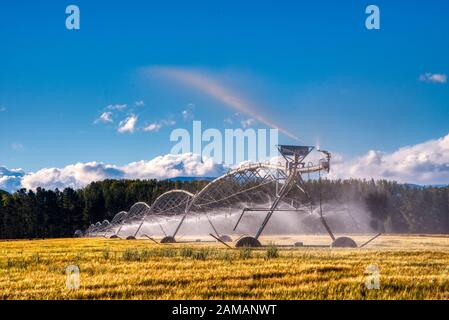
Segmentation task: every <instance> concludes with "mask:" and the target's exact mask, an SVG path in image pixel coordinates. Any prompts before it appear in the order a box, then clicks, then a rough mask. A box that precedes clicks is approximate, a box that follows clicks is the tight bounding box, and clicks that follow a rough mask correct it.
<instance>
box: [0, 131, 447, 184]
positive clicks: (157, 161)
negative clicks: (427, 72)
mask: <svg viewBox="0 0 449 320" xmlns="http://www.w3.org/2000/svg"><path fill="white" fill-rule="evenodd" d="M228 169H229V168H228V167H226V166H225V165H222V164H217V163H214V162H213V160H212V159H210V158H206V157H204V158H203V159H201V157H200V156H199V155H195V154H192V153H186V154H180V155H171V154H169V155H165V156H159V157H156V158H154V159H152V160H142V161H137V162H132V163H129V164H127V165H124V166H116V165H111V164H104V163H101V162H88V163H77V164H72V165H68V166H66V167H63V168H45V169H42V170H39V171H37V172H34V173H25V172H24V171H23V170H21V169H12V170H10V169H7V168H6V167H0V189H3V190H6V191H15V190H17V189H19V188H21V187H23V188H28V189H36V188H37V187H44V188H48V189H54V188H59V189H63V188H65V187H72V188H81V187H84V186H86V185H87V184H89V183H90V182H92V181H101V180H104V179H168V178H174V177H180V176H186V177H188V176H191V177H216V176H220V175H221V174H223V173H225V172H226V171H227V170H228ZM329 178H331V179H340V178H341V179H347V178H365V179H375V180H377V179H387V180H395V181H398V182H400V183H415V184H421V185H432V184H448V183H449V134H448V135H446V136H445V137H442V138H440V139H436V140H429V141H426V142H423V143H420V144H416V145H413V146H407V147H403V148H400V149H398V150H396V151H394V152H391V153H387V152H381V151H375V150H370V151H369V152H367V153H366V154H365V155H363V156H360V157H355V158H351V159H345V158H343V157H341V156H339V155H338V154H335V153H334V154H333V157H332V164H331V172H330V174H329Z"/></svg>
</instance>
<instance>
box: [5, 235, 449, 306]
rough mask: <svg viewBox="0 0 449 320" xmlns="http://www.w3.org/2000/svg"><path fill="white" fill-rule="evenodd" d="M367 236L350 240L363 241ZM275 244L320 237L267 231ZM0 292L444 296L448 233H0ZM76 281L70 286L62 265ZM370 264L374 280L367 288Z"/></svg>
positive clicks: (17, 295)
mask: <svg viewBox="0 0 449 320" xmlns="http://www.w3.org/2000/svg"><path fill="white" fill-rule="evenodd" d="M368 238H369V237H368V236H365V237H357V236H354V239H355V240H356V241H357V242H358V243H363V242H364V241H365V240H366V239H368ZM262 240H263V242H264V243H270V242H271V243H276V244H278V245H285V244H292V243H294V242H295V241H304V243H306V244H310V243H315V244H317V243H321V244H326V243H329V239H328V238H326V237H324V236H322V237H321V236H296V237H293V236H282V237H264V238H262ZM0 252H1V255H0V299H449V237H444V236H389V235H383V236H381V237H380V238H378V239H376V240H375V241H373V242H372V243H371V244H369V245H368V246H367V247H365V248H363V249H330V248H286V247H282V246H281V247H279V248H278V251H277V252H276V249H274V248H273V247H269V248H263V249H257V250H251V251H249V250H247V249H243V250H238V249H227V248H226V247H224V246H223V245H221V244H216V243H204V242H203V243H178V244H170V245H158V244H154V243H152V242H151V241H149V240H134V241H129V240H128V241H126V240H120V239H99V238H98V239H55V240H33V241H29V240H28V241H1V242H0ZM68 265H77V266H79V268H80V287H79V289H78V290H70V289H67V287H66V278H67V277H66V267H67V266H68ZM369 265H376V266H377V267H378V269H379V271H380V288H379V289H378V290H375V289H372V290H369V289H367V287H366V285H365V281H366V279H367V276H368V275H367V274H365V271H366V269H367V267H368V266H369Z"/></svg>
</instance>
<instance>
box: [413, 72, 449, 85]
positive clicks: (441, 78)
mask: <svg viewBox="0 0 449 320" xmlns="http://www.w3.org/2000/svg"><path fill="white" fill-rule="evenodd" d="M419 80H420V81H424V82H434V83H441V84H443V83H446V82H447V75H445V74H443V73H430V72H428V73H425V74H422V75H420V76H419Z"/></svg>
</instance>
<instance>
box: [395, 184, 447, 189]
mask: <svg viewBox="0 0 449 320" xmlns="http://www.w3.org/2000/svg"><path fill="white" fill-rule="evenodd" d="M404 186H407V187H409V188H412V189H425V188H446V187H447V186H449V185H447V184H428V185H420V184H413V183H404Z"/></svg>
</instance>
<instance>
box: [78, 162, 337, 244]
mask: <svg viewBox="0 0 449 320" xmlns="http://www.w3.org/2000/svg"><path fill="white" fill-rule="evenodd" d="M328 166H329V163H328V162H327V161H323V160H320V162H319V163H318V164H310V165H305V164H301V165H300V166H298V167H297V168H295V170H296V172H297V173H298V175H297V177H296V178H295V179H301V175H302V174H309V173H313V172H318V171H321V170H327V169H328ZM290 171H291V168H289V167H288V165H281V164H272V163H256V164H246V165H242V166H240V167H238V168H236V169H234V170H231V171H229V172H227V173H226V174H224V175H222V176H220V177H218V178H216V179H214V180H213V181H211V182H210V183H209V184H207V185H206V186H205V187H204V188H203V189H201V190H200V191H199V192H197V193H196V194H193V193H191V192H188V191H186V190H170V191H168V192H165V193H163V194H161V195H160V196H159V197H157V198H156V200H155V201H154V202H153V203H152V204H151V205H148V204H147V203H144V202H137V203H135V204H134V205H133V206H132V207H131V208H130V209H129V211H128V212H126V211H121V212H119V213H117V214H116V215H115V216H114V217H113V219H112V220H111V222H110V223H109V222H108V223H107V224H106V223H104V222H103V223H97V224H95V225H91V226H90V227H89V228H88V229H87V230H86V231H85V233H84V234H85V236H98V235H99V234H100V233H103V236H105V235H106V234H107V233H110V232H114V231H115V233H114V234H115V235H117V236H118V235H119V233H120V231H121V229H122V228H123V226H124V225H127V224H135V223H138V225H137V228H136V229H135V231H134V232H133V236H134V237H137V236H139V232H140V230H141V228H142V226H143V225H144V224H145V223H146V222H157V221H158V219H160V220H161V221H162V220H164V219H170V218H171V219H175V218H176V217H177V216H182V219H184V218H185V217H186V216H187V215H189V214H192V215H194V214H198V215H206V214H209V213H211V212H214V211H218V210H220V209H229V208H232V209H244V207H246V206H248V204H250V205H251V206H252V207H254V208H257V207H260V208H262V207H263V206H266V205H267V203H271V202H273V201H275V200H276V198H277V197H278V193H279V191H280V190H281V189H282V187H283V185H284V184H285V183H286V180H287V178H288V176H289V172H290ZM296 182H298V183H296ZM299 182H301V181H295V186H296V187H295V188H291V190H289V192H288V193H287V194H286V195H285V196H284V197H283V202H285V203H288V204H289V205H290V206H292V207H294V205H292V204H293V203H294V202H295V201H296V202H297V203H298V204H299V203H301V204H304V202H307V201H308V199H307V197H304V193H305V190H303V189H302V188H301V184H300V183H299ZM181 224H182V221H181V223H180V225H181ZM180 225H179V227H180ZM179 227H178V229H179ZM177 231H178V230H176V231H175V234H176V232H177Z"/></svg>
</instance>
